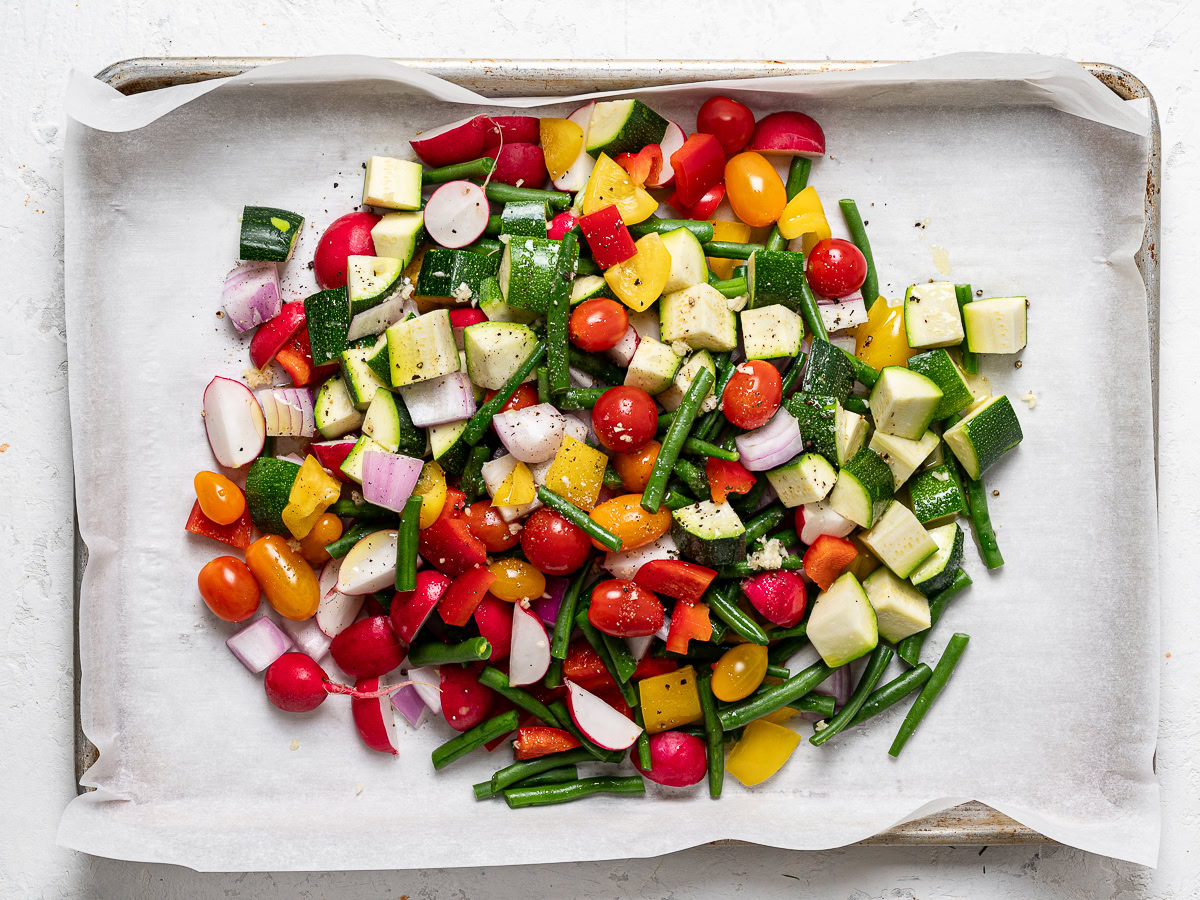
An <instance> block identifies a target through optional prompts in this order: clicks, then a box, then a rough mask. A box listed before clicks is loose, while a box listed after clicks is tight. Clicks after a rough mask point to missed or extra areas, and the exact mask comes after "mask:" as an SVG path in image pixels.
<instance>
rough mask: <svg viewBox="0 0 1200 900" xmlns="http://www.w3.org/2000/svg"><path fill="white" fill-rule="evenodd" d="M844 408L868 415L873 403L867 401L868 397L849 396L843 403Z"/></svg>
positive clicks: (861, 414)
mask: <svg viewBox="0 0 1200 900" xmlns="http://www.w3.org/2000/svg"><path fill="white" fill-rule="evenodd" d="M842 409H844V410H847V411H848V412H852V413H858V414H859V415H860V416H866V415H869V414H870V412H871V404H870V403H868V402H867V398H866V397H847V398H846V402H845V403H843V404H842Z"/></svg>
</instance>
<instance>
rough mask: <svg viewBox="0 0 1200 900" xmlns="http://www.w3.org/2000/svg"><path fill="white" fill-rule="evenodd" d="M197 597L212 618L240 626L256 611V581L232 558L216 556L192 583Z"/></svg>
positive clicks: (237, 560) (257, 592) (243, 566)
mask: <svg viewBox="0 0 1200 900" xmlns="http://www.w3.org/2000/svg"><path fill="white" fill-rule="evenodd" d="M196 580H197V583H198V586H199V588H200V596H201V597H203V598H204V602H205V603H207V604H208V608H209V609H211V610H212V613H213V615H214V616H216V617H217V618H218V619H224V620H225V621H226V622H244V621H246V620H247V619H248V618H250V617H251V616H252V615H254V611H255V610H256V609H258V598H259V589H258V581H257V580H256V579H255V577H254V573H252V572H251V571H250V569H249V567H248V566H247V565H246V564H245V563H244V562H242V561H241V560H240V559H238V558H237V557H236V556H218V557H217V558H216V559H214V560H211V561H210V562H208V563H206V564H205V566H204V568H203V569H201V570H200V576H199V577H198V578H197V579H196Z"/></svg>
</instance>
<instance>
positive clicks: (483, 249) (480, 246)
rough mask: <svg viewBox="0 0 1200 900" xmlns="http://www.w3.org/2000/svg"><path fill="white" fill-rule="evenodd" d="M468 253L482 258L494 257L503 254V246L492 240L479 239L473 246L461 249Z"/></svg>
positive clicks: (499, 242)
mask: <svg viewBox="0 0 1200 900" xmlns="http://www.w3.org/2000/svg"><path fill="white" fill-rule="evenodd" d="M463 249H464V250H466V251H467V252H468V253H478V254H481V255H483V256H494V255H495V254H497V253H503V252H504V244H503V242H501V241H497V240H494V239H493V238H480V239H479V240H477V241H475V243H473V244H467V246H465V247H463Z"/></svg>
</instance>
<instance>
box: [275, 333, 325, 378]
mask: <svg viewBox="0 0 1200 900" xmlns="http://www.w3.org/2000/svg"><path fill="white" fill-rule="evenodd" d="M275 361H276V362H277V363H279V365H280V366H282V367H283V370H284V371H285V372H287V373H288V377H289V378H291V379H292V384H293V385H295V386H296V387H304V386H305V385H308V384H311V383H312V381H313V373H314V371H315V370H314V368H313V358H312V347H311V346H310V345H309V343H308V330H307V329H302V330H301V331H299V332H298V333H297V334H296V335H295V336H294V337H292V338H291V339H290V340H289V341H288V342H287V343H286V344H285V345H284V346H282V347H281V348H279V350H278V351H277V352H276V354H275Z"/></svg>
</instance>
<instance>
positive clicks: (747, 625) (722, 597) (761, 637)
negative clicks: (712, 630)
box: [704, 581, 768, 647]
mask: <svg viewBox="0 0 1200 900" xmlns="http://www.w3.org/2000/svg"><path fill="white" fill-rule="evenodd" d="M739 590H740V588H739V587H738V585H737V584H736V583H735V582H732V581H729V582H726V583H725V584H720V585H713V586H711V587H709V589H708V590H707V591H705V592H704V602H706V603H707V604H708V608H709V609H711V610H712V611H713V612H714V613H716V614H717V617H718V618H719V619H721V621H723V622H724V623H725V624H726V625H728V626H729V628H730V630H731V631H732V632H733V633H734V634H736V635H738V636H739V637H742V638H745V639H746V640H747V641H749V642H750V643H752V644H758V645H759V646H760V647H765V646H766V645H767V643H768V639H767V634H766V632H764V631H763V629H762V626H761V625H759V624H758V623H757V622H755V621H754V619H752V618H751V617H750V616H748V615H747V614H746V613H744V612H742V610H741V607H739V606H738V602H737V595H738V591H739Z"/></svg>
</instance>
